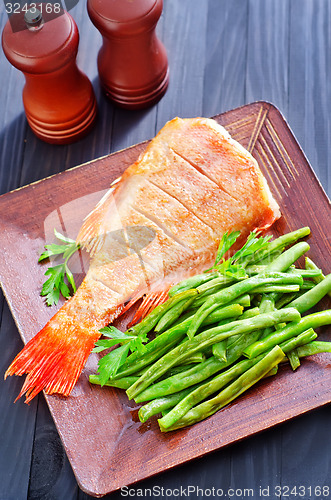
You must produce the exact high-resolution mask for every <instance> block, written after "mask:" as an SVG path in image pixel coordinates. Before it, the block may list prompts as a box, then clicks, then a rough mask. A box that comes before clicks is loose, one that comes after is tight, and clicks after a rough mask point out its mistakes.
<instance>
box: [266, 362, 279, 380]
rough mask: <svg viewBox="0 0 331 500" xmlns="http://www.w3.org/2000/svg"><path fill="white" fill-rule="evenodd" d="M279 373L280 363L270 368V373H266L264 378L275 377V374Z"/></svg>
mask: <svg viewBox="0 0 331 500" xmlns="http://www.w3.org/2000/svg"><path fill="white" fill-rule="evenodd" d="M277 373H278V365H276V366H274V367H273V368H271V370H269V371H268V373H266V374H265V375H264V377H263V378H267V377H273V376H274V375H277Z"/></svg>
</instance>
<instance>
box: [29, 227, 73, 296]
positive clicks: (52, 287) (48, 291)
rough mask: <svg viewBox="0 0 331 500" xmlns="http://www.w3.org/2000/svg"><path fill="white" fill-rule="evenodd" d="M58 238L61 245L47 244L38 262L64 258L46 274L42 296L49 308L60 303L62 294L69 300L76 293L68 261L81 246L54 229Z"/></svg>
mask: <svg viewBox="0 0 331 500" xmlns="http://www.w3.org/2000/svg"><path fill="white" fill-rule="evenodd" d="M54 234H55V236H56V238H57V239H58V240H59V241H60V242H61V244H56V243H52V244H47V245H45V251H44V252H43V253H42V254H41V255H40V257H39V259H38V262H42V261H43V260H45V259H49V258H51V257H54V258H55V259H57V258H59V257H60V256H62V259H63V262H61V263H60V264H57V265H55V266H50V267H49V268H48V269H47V271H46V272H45V276H48V278H47V280H46V281H45V283H44V284H43V287H42V290H41V293H40V295H42V296H43V297H46V304H47V305H48V306H52V305H54V304H55V305H56V304H57V303H58V301H59V298H60V294H61V295H63V297H64V298H66V299H68V298H69V297H70V296H71V295H72V294H73V293H75V292H76V284H75V280H74V277H73V274H72V272H71V271H70V269H69V266H68V261H69V259H70V257H71V256H72V255H73V254H74V253H75V252H76V251H77V250H78V249H79V245H77V244H76V242H75V240H72V239H71V238H68V237H66V236H64V235H63V234H61V233H59V232H58V231H57V230H56V229H54Z"/></svg>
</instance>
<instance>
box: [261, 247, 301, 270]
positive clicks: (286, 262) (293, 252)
mask: <svg viewBox="0 0 331 500" xmlns="http://www.w3.org/2000/svg"><path fill="white" fill-rule="evenodd" d="M309 248H310V247H309V245H308V243H306V242H305V241H301V242H300V243H296V244H295V245H293V247H291V248H288V249H287V250H285V252H283V253H282V254H281V255H279V257H277V259H275V260H274V261H272V262H271V263H270V264H268V265H267V268H266V270H265V272H266V273H267V272H269V273H270V272H273V271H286V270H287V269H288V268H289V267H290V266H291V265H292V264H293V263H294V262H295V261H296V260H297V259H298V258H299V257H301V256H302V255H303V254H304V253H306V252H307V251H308V250H309Z"/></svg>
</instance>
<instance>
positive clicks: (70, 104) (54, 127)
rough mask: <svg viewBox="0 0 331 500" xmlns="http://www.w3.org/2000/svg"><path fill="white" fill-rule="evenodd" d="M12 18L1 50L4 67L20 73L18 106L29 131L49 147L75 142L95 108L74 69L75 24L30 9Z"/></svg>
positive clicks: (65, 17)
mask: <svg viewBox="0 0 331 500" xmlns="http://www.w3.org/2000/svg"><path fill="white" fill-rule="evenodd" d="M13 16H17V17H16V18H14V19H11V22H10V21H7V23H6V25H5V27H4V30H3V34H2V45H3V50H4V53H5V55H6V57H7V59H8V60H9V62H10V63H11V64H12V65H13V66H15V67H16V68H17V69H19V70H20V71H22V72H23V73H24V76H25V86H24V89H23V104H24V109H25V113H26V117H27V120H28V123H29V125H30V127H31V129H32V130H33V132H34V133H35V134H36V135H37V136H38V137H39V138H40V139H42V140H44V141H46V142H49V143H53V144H68V143H71V142H73V141H76V140H78V139H80V138H81V137H83V136H84V135H85V134H86V133H87V132H89V130H90V129H91V127H92V126H93V124H94V121H95V118H96V110H97V107H96V100H95V96H94V92H93V88H92V85H91V82H90V81H89V79H88V78H87V76H86V75H84V74H83V73H82V72H81V71H80V70H79V69H78V67H77V64H76V56H77V51H78V43H79V33H78V28H77V25H76V23H75V21H74V20H73V18H72V17H71V16H70V14H68V12H66V11H61V14H60V15H57V16H55V17H54V13H53V12H49V13H47V12H46V11H45V12H43V14H42V15H41V12H40V11H39V10H37V9H32V11H31V10H29V11H27V12H26V13H24V12H20V13H18V14H13ZM13 26H14V29H13Z"/></svg>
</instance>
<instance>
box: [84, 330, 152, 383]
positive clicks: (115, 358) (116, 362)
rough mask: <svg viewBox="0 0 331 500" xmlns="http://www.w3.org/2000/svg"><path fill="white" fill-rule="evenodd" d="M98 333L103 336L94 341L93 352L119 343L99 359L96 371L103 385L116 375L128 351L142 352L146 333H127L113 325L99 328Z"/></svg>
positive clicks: (146, 338) (146, 339)
mask: <svg viewBox="0 0 331 500" xmlns="http://www.w3.org/2000/svg"><path fill="white" fill-rule="evenodd" d="M100 333H102V335H103V337H108V338H101V339H99V340H98V341H97V342H96V343H95V346H96V347H94V349H93V352H102V351H104V350H105V349H109V348H110V347H113V346H115V345H117V344H121V345H120V347H117V348H116V349H114V350H112V351H110V352H109V353H108V354H106V355H105V356H103V357H102V358H100V359H99V362H98V372H99V375H100V384H101V385H104V384H105V383H106V382H107V380H108V379H109V378H112V377H114V376H115V375H116V373H117V371H118V369H119V368H120V366H122V365H123V364H124V362H125V360H126V358H127V356H128V354H129V352H130V351H131V352H134V351H136V350H138V352H139V353H142V352H143V351H144V350H145V346H144V343H146V342H147V341H148V337H147V335H145V334H144V335H141V334H140V335H139V336H134V335H128V334H127V333H123V332H121V331H120V330H118V329H117V328H116V327H115V326H107V327H105V328H101V330H100Z"/></svg>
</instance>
